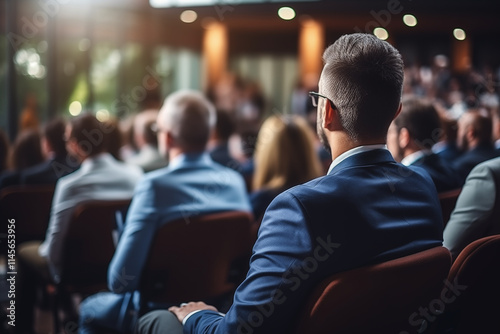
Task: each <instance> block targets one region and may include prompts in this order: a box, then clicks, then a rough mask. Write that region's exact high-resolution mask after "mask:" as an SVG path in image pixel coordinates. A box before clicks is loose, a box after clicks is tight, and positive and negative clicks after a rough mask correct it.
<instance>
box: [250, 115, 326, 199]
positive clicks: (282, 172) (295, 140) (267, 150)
mask: <svg viewBox="0 0 500 334" xmlns="http://www.w3.org/2000/svg"><path fill="white" fill-rule="evenodd" d="M321 172H322V169H321V163H320V161H319V157H318V155H317V153H316V150H315V146H314V132H313V131H312V129H311V127H310V126H309V124H308V123H307V122H306V121H305V120H304V119H303V118H301V117H299V116H294V117H288V116H271V117H269V118H268V119H266V121H265V122H264V123H263V124H262V127H261V129H260V131H259V135H258V137H257V145H256V149H255V172H254V177H253V189H254V190H259V189H262V188H267V189H286V188H289V187H291V186H294V185H297V184H301V183H304V182H307V181H309V180H312V179H314V178H316V177H318V176H320V175H321Z"/></svg>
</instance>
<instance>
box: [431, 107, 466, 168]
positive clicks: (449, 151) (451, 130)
mask: <svg viewBox="0 0 500 334" xmlns="http://www.w3.org/2000/svg"><path fill="white" fill-rule="evenodd" d="M436 108H437V110H438V111H439V110H441V109H442V107H439V105H436ZM439 117H440V119H441V129H442V136H441V140H440V141H438V142H437V143H436V144H435V145H434V146H433V147H432V151H433V152H434V153H436V154H437V155H439V156H440V157H441V158H442V159H443V160H444V161H445V162H446V163H447V164H449V165H451V164H452V163H453V162H454V161H455V160H456V159H457V158H458V157H459V156H460V155H461V154H462V151H460V149H459V148H458V146H457V130H458V124H457V121H456V120H454V119H452V118H450V117H449V116H448V115H447V114H446V112H445V111H440V112H439Z"/></svg>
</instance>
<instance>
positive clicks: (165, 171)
mask: <svg viewBox="0 0 500 334" xmlns="http://www.w3.org/2000/svg"><path fill="white" fill-rule="evenodd" d="M232 210H238V211H248V212H249V211H251V209H250V203H249V199H248V195H247V191H246V186H245V182H244V180H243V178H242V177H241V175H240V174H238V173H237V172H235V171H233V170H231V169H229V168H226V167H224V166H222V165H220V164H217V163H215V162H213V161H212V159H210V157H209V156H208V154H206V153H203V154H184V155H181V156H178V157H176V159H174V160H173V161H171V163H170V165H169V166H168V167H165V168H162V169H159V170H156V171H153V172H150V173H147V174H146V175H145V177H144V178H143V180H141V182H139V184H138V186H137V188H136V189H135V192H134V196H133V199H132V203H131V204H130V209H129V212H128V214H127V219H126V222H125V227H124V231H123V234H122V236H121V238H120V240H119V242H118V245H117V249H116V251H115V254H114V256H113V259H112V261H111V263H110V266H109V269H108V286H109V289H110V290H111V291H113V292H115V293H123V292H127V291H134V290H136V289H137V288H138V285H139V281H140V277H141V272H142V269H143V268H144V265H145V263H146V260H147V256H148V253H149V246H150V245H151V244H152V242H153V238H154V235H155V232H156V230H157V229H158V228H160V227H161V226H163V224H165V223H168V222H171V221H173V220H176V219H179V218H184V219H186V221H189V218H190V217H193V216H198V215H201V214H206V213H214V212H221V211H232Z"/></svg>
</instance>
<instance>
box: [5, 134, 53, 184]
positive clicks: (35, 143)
mask: <svg viewBox="0 0 500 334" xmlns="http://www.w3.org/2000/svg"><path fill="white" fill-rule="evenodd" d="M41 162H43V154H42V148H41V145H40V134H39V133H38V131H35V130H25V131H23V132H21V133H20V134H19V136H18V137H17V138H16V141H15V142H14V145H13V147H12V150H11V151H10V156H9V170H7V171H4V172H3V173H2V174H1V175H0V189H1V188H4V187H8V186H14V185H18V184H21V174H22V172H23V171H24V170H25V169H26V168H29V167H32V166H35V165H37V164H39V163H41Z"/></svg>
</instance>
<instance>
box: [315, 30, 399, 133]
mask: <svg viewBox="0 0 500 334" xmlns="http://www.w3.org/2000/svg"><path fill="white" fill-rule="evenodd" d="M323 60H324V62H325V66H324V68H323V73H322V75H321V81H320V86H321V87H322V90H323V91H322V93H323V94H324V95H325V96H327V97H328V98H329V99H330V100H331V101H332V103H333V105H334V106H335V109H337V110H338V113H339V118H340V122H341V125H342V127H343V128H344V130H345V131H346V133H347V134H348V135H349V137H350V138H351V140H353V141H355V142H359V141H363V140H372V139H377V140H378V139H384V138H385V135H386V133H387V129H388V128H389V125H390V123H391V121H392V119H393V118H394V115H395V114H396V112H397V110H398V107H399V104H400V101H401V94H402V89H403V76H404V68H403V60H402V58H401V55H400V54H399V52H398V51H397V50H396V49H395V48H394V47H393V46H392V45H390V44H389V43H387V42H385V41H382V40H380V39H378V38H377V37H375V36H373V35H371V34H361V33H358V34H350V35H344V36H342V37H340V38H339V39H338V40H337V41H336V42H335V43H334V44H332V45H331V46H330V47H328V48H327V49H326V50H325V52H324V54H323Z"/></svg>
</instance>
